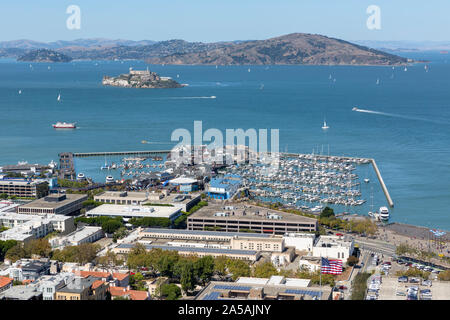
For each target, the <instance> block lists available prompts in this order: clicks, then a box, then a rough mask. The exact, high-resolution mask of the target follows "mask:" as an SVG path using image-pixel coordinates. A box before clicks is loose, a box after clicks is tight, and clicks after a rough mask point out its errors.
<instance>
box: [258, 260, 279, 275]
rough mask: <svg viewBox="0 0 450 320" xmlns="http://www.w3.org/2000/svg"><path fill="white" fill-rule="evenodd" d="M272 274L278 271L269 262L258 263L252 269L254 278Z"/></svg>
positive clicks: (276, 273)
mask: <svg viewBox="0 0 450 320" xmlns="http://www.w3.org/2000/svg"><path fill="white" fill-rule="evenodd" d="M274 275H278V271H277V269H276V268H275V267H274V266H273V264H272V263H271V262H264V263H259V264H257V265H256V266H255V268H254V270H253V276H254V277H256V278H270V277H271V276H274Z"/></svg>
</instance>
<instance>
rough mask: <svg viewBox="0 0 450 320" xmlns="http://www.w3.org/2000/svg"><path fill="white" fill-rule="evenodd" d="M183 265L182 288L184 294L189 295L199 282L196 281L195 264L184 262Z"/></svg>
mask: <svg viewBox="0 0 450 320" xmlns="http://www.w3.org/2000/svg"><path fill="white" fill-rule="evenodd" d="M180 262H181V261H179V262H178V263H180ZM181 263H182V266H181V277H180V283H181V288H182V289H183V290H184V292H186V293H188V292H190V291H192V290H194V288H195V284H196V282H197V281H196V279H195V268H194V263H192V262H191V261H183V262H181Z"/></svg>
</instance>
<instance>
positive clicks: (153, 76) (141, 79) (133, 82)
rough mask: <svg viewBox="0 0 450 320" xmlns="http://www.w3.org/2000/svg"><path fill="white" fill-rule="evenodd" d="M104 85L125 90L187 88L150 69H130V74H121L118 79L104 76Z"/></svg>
mask: <svg viewBox="0 0 450 320" xmlns="http://www.w3.org/2000/svg"><path fill="white" fill-rule="evenodd" d="M102 84H103V85H105V86H115V87H124V88H181V87H184V86H185V85H184V84H180V83H178V82H176V81H174V80H172V78H170V77H161V76H159V75H158V74H157V73H156V72H151V71H149V70H148V68H147V70H133V68H130V72H129V73H128V74H121V75H119V76H118V77H109V76H104V77H103V81H102Z"/></svg>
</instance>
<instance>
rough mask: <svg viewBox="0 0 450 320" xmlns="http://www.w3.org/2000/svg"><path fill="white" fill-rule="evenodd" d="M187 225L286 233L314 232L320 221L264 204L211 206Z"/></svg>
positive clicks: (193, 228) (201, 211)
mask: <svg viewBox="0 0 450 320" xmlns="http://www.w3.org/2000/svg"><path fill="white" fill-rule="evenodd" d="M187 228H188V229H189V230H208V229H209V230H217V231H226V232H239V231H251V232H257V233H270V234H279V235H284V234H285V233H289V232H315V231H316V230H317V229H318V222H317V219H313V218H309V217H304V216H300V215H296V214H291V213H286V212H282V211H275V210H269V209H266V208H261V207H254V206H225V207H218V206H214V205H208V206H207V207H203V208H202V209H200V210H198V211H196V212H194V213H193V214H191V215H190V216H188V218H187Z"/></svg>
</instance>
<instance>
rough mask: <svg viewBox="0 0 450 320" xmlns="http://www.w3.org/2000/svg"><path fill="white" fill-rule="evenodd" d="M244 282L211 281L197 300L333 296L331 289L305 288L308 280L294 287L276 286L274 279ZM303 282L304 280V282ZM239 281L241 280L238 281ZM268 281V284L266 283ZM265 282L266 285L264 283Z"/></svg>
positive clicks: (326, 297)
mask: <svg viewBox="0 0 450 320" xmlns="http://www.w3.org/2000/svg"><path fill="white" fill-rule="evenodd" d="M241 279H243V280H242V281H245V282H246V283H244V282H234V283H230V282H217V281H211V282H210V283H209V284H208V286H207V287H206V288H205V289H204V290H202V291H201V292H200V293H199V294H198V295H197V296H196V298H195V299H196V300H235V299H239V300H242V299H244V300H265V299H275V300H302V299H304V300H313V299H314V300H315V299H322V300H326V299H328V297H329V296H330V295H331V288H329V287H322V288H315V287H314V288H312V287H307V286H303V284H306V281H309V280H306V279H293V280H300V281H299V282H298V283H297V284H298V285H295V284H294V283H292V284H293V285H292V286H290V285H289V286H288V285H286V284H275V283H277V281H275V280H276V279H275V278H274V281H273V283H274V284H272V283H269V282H270V279H261V278H256V279H252V278H241ZM271 279H272V278H271ZM301 280H304V282H302V281H301ZM238 281H239V280H238ZM266 281H267V282H266ZM264 282H265V283H264Z"/></svg>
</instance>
